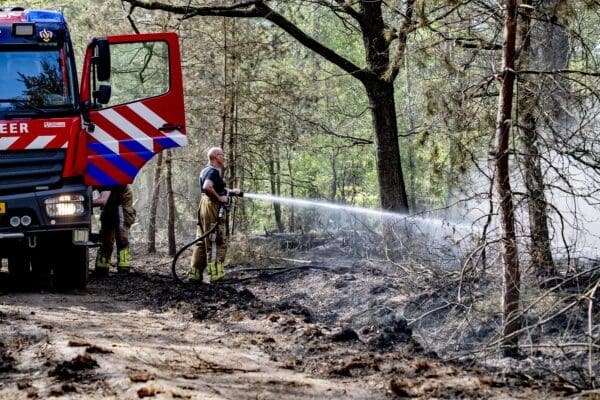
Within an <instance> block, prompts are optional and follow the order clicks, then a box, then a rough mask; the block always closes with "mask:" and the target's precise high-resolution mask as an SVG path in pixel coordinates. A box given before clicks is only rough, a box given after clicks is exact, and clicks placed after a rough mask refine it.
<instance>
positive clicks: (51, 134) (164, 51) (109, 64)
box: [0, 8, 186, 290]
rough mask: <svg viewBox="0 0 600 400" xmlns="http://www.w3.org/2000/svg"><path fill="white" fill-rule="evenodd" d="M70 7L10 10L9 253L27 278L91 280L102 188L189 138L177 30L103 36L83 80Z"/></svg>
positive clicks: (0, 156)
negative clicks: (95, 192)
mask: <svg viewBox="0 0 600 400" xmlns="http://www.w3.org/2000/svg"><path fill="white" fill-rule="evenodd" d="M76 70H77V69H76V65H75V57H74V49H73V46H72V43H71V40H70V35H69V29H68V25H67V22H66V21H65V18H64V17H63V15H62V14H61V13H60V12H56V11H49V10H26V9H22V8H12V9H9V10H6V9H4V10H2V9H0V259H2V268H3V269H4V268H6V269H7V270H8V272H9V275H10V276H11V280H12V279H14V280H15V281H18V282H21V283H22V282H25V283H27V282H28V281H29V280H31V279H38V280H40V279H41V280H48V281H49V282H52V285H53V286H54V287H56V288H59V289H63V290H64V289H67V290H68V289H72V288H83V287H85V285H86V283H87V279H88V248H89V245H90V244H91V243H90V240H89V239H90V229H91V216H92V188H93V187H98V186H103V187H106V186H115V185H122V184H128V183H131V182H133V179H134V178H135V176H136V174H137V172H138V171H139V169H140V168H141V167H142V166H143V165H144V164H145V163H146V162H147V161H148V160H149V159H150V158H152V157H153V156H154V154H156V153H158V152H160V151H162V150H163V149H167V148H174V147H178V146H182V145H184V144H185V143H186V136H185V115H184V104H183V85H182V78H181V66H180V54H179V41H178V38H177V36H176V35H175V34H174V33H151V34H140V35H123V36H110V37H104V38H94V39H92V40H91V42H90V43H89V45H88V47H87V50H86V54H85V58H84V61H83V66H82V74H81V80H80V81H78V79H77V73H76Z"/></svg>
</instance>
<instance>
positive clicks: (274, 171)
mask: <svg viewBox="0 0 600 400" xmlns="http://www.w3.org/2000/svg"><path fill="white" fill-rule="evenodd" d="M277 157H278V151H277V150H276V149H275V148H273V147H271V151H270V152H269V177H270V179H269V181H270V183H271V194H272V195H273V196H279V188H280V184H278V175H279V173H280V171H279V163H278V162H277V161H276V160H275V158H277ZM273 212H274V214H275V223H276V224H277V231H278V232H283V231H284V230H285V227H284V226H283V221H282V220H281V204H280V203H279V202H277V201H274V202H273Z"/></svg>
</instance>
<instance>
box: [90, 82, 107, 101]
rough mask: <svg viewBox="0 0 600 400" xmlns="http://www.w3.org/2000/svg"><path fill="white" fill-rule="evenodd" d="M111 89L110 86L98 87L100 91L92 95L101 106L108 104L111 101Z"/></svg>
mask: <svg viewBox="0 0 600 400" xmlns="http://www.w3.org/2000/svg"><path fill="white" fill-rule="evenodd" d="M110 94H111V89H110V85H106V84H102V85H100V86H99V87H98V90H95V91H94V93H92V95H93V96H94V100H95V101H96V102H97V103H100V104H108V102H109V101H110Z"/></svg>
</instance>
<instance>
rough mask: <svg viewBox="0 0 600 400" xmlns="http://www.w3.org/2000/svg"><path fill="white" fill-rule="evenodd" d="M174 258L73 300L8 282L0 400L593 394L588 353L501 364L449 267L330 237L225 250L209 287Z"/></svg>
mask: <svg viewBox="0 0 600 400" xmlns="http://www.w3.org/2000/svg"><path fill="white" fill-rule="evenodd" d="M187 256H189V254H186V255H185V256H184V257H183V260H182V263H183V264H186V261H187V260H186V259H185V257H187ZM170 261H171V259H170V258H169V257H167V256H165V255H161V254H158V255H146V254H143V251H142V250H141V248H136V251H135V261H134V266H135V272H134V273H132V274H131V275H130V276H129V277H127V278H121V277H119V276H117V275H116V274H111V276H109V277H108V278H104V279H96V278H92V279H91V281H90V283H89V285H88V288H87V289H86V290H82V291H76V292H71V293H56V292H52V291H49V290H28V291H19V292H15V291H13V290H11V289H10V287H8V286H7V285H6V284H5V285H4V287H3V288H2V294H0V398H6V399H25V398H57V399H60V398H62V399H105V398H113V399H137V398H144V397H150V398H159V399H174V398H183V399H340V398H344V399H346V398H348V399H388V398H421V399H433V398H440V399H549V398H586V399H598V398H600V394H598V392H595V391H594V390H589V389H591V387H590V386H587V387H586V386H585V385H584V384H583V382H584V378H585V377H582V378H581V379H578V378H577V376H578V373H577V371H576V370H577V369H581V370H582V371H583V372H581V371H580V373H579V376H582V375H581V374H584V372H585V366H586V365H587V364H586V362H587V361H586V360H587V359H586V358H585V357H584V355H585V351H580V352H574V351H573V354H572V355H571V356H570V357H568V358H564V359H563V361H564V360H569V361H570V362H571V364H569V363H568V362H562V363H561V361H560V360H561V359H560V358H559V357H553V356H552V354H551V353H550V352H547V351H544V350H543V349H544V347H539V348H536V350H535V351H533V350H532V351H528V352H525V353H524V354H523V356H522V357H521V358H520V359H510V358H502V357H500V355H499V353H498V351H497V346H495V345H494V343H495V340H497V337H496V336H497V332H498V326H497V324H498V315H497V313H494V312H493V310H492V311H491V312H490V313H481V314H473V313H469V312H467V311H466V309H467V308H469V307H470V308H476V307H481V306H482V305H484V304H487V303H486V302H484V301H482V300H481V299H490V301H491V298H493V297H494V296H492V295H491V294H492V293H490V292H489V290H490V287H491V286H486V285H487V283H485V282H482V281H479V282H465V281H464V280H463V279H461V281H460V282H459V281H458V279H459V278H458V275H459V274H458V273H457V272H456V271H455V272H448V273H447V274H445V275H443V279H442V275H440V274H439V271H435V270H434V269H431V268H427V267H426V266H425V265H424V264H422V263H408V262H403V263H397V262H391V261H389V260H386V259H385V258H382V257H380V258H378V257H375V256H373V255H369V254H366V253H360V252H357V251H356V249H353V250H352V251H350V250H349V249H348V248H346V247H345V245H344V243H341V242H338V241H332V240H328V239H327V238H324V239H323V238H321V239H314V238H311V239H307V238H301V239H298V238H295V239H293V240H290V238H285V239H283V240H282V239H279V238H276V239H265V238H263V239H260V240H255V241H247V240H244V241H240V242H238V243H237V244H236V243H234V244H233V245H232V246H231V247H230V261H231V262H232V265H231V266H230V267H229V268H228V270H227V278H226V280H225V281H223V282H221V283H219V284H215V285H202V286H189V285H188V286H184V285H181V284H178V283H177V282H175V281H174V280H173V279H172V277H171V276H170ZM489 284H490V285H491V284H493V279H490V282H489ZM459 285H461V290H460V291H461V295H462V296H464V297H469V298H470V299H473V298H477V299H479V301H474V300H472V301H470V302H469V301H465V300H462V301H457V298H456V297H457V290H458V289H457V288H458V287H459ZM463 286H464V287H463ZM488 306H489V305H488ZM490 307H491V306H490ZM566 318H567V321H566V322H565V320H561V321H558V322H557V326H559V327H562V326H563V325H564V324H565V323H568V324H576V323H577V321H576V319H577V317H566ZM550 328H551V326H545V329H546V330H545V331H544V332H545V333H544V334H549V333H548V330H550ZM538 331H539V329H538ZM538 331H535V330H532V331H531V332H528V336H527V337H525V338H523V340H522V341H524V342H525V343H526V344H527V343H530V342H531V341H532V340H534V339H532V335H534V336H535V334H536V332H538ZM575 331H577V330H576V329H575V328H573V330H571V331H569V332H575ZM532 332H533V333H532ZM564 332H565V331H564V330H559V331H557V333H556V334H557V335H563V336H564ZM537 334H538V335H540V333H539V332H538V333H537ZM540 349H541V350H540ZM569 351H571V350H569V349H566V350H563V353H565V352H569ZM582 354H583V355H582ZM594 368H595V366H594ZM569 373H571V374H569Z"/></svg>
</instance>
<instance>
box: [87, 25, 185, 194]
mask: <svg viewBox="0 0 600 400" xmlns="http://www.w3.org/2000/svg"><path fill="white" fill-rule="evenodd" d="M107 39H108V44H109V49H110V80H109V81H108V82H101V81H98V80H97V79H96V78H97V77H98V76H101V75H102V74H101V73H98V74H97V73H96V72H97V71H95V70H94V62H95V61H94V57H96V58H97V50H95V49H94V47H93V46H90V47H88V51H87V53H86V59H85V61H84V71H83V77H82V84H81V99H82V103H83V104H87V107H86V110H87V111H85V113H84V124H85V125H86V127H87V167H86V175H85V181H86V183H87V184H89V185H93V186H100V185H102V186H103V185H109V186H110V185H118V184H127V183H131V182H132V181H133V179H134V178H135V176H136V174H137V172H138V171H139V170H140V168H141V167H142V166H143V165H144V164H145V163H146V161H148V160H149V159H150V158H152V157H153V156H154V154H156V153H158V152H160V151H162V150H164V149H169V148H174V147H179V146H183V145H184V144H185V143H186V142H187V137H186V136H185V113H184V103H183V84H182V77H181V63H180V54H179V40H178V37H177V35H176V34H174V33H157V34H141V35H126V36H111V37H108V38H107ZM108 93H110V97H108V96H107V95H108Z"/></svg>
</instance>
